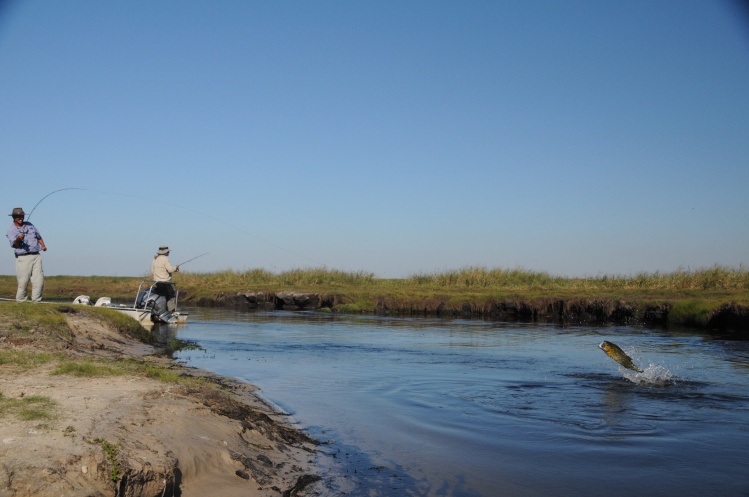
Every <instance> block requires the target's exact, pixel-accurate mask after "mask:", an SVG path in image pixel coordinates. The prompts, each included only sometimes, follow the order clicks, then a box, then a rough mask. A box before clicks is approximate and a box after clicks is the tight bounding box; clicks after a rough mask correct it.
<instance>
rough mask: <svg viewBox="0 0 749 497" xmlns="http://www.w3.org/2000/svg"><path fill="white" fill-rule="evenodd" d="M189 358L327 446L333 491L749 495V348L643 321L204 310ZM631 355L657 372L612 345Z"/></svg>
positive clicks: (188, 330)
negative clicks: (232, 380) (627, 361)
mask: <svg viewBox="0 0 749 497" xmlns="http://www.w3.org/2000/svg"><path fill="white" fill-rule="evenodd" d="M190 318H191V323H190V324H189V325H187V326H185V327H180V328H179V329H178V331H177V336H178V337H179V338H182V339H188V340H194V341H196V342H197V343H198V344H199V345H200V346H201V347H202V348H203V349H204V350H200V351H186V352H182V353H180V354H179V355H178V357H179V358H180V359H181V360H184V361H186V362H188V363H189V364H191V365H194V366H196V367H201V368H206V369H210V370H213V371H216V372H218V373H220V374H223V375H227V376H232V377H239V378H243V379H246V380H248V381H250V382H252V383H254V384H256V385H258V386H260V387H261V389H262V394H263V395H264V396H265V397H266V398H267V399H268V400H270V401H271V402H273V403H275V404H276V405H278V406H279V407H280V408H282V409H283V410H285V411H287V412H289V413H290V414H291V415H292V416H293V419H294V420H295V421H296V422H297V423H298V424H299V425H301V426H302V427H304V428H305V429H307V430H308V432H309V433H310V434H311V435H312V436H314V437H315V438H317V439H318V440H322V441H325V442H326V444H325V445H322V446H321V457H320V459H321V463H322V464H323V465H324V466H325V468H326V469H325V475H324V476H325V485H326V489H325V492H326V495H354V496H365V495H366V496H391V495H418V496H486V497H490V496H491V497H494V496H498V495H512V496H538V495H607V496H610V497H611V496H628V497H629V496H631V495H635V494H640V495H643V494H644V495H651V496H652V495H663V496H667V495H668V496H671V495H681V496H688V495H695V496H696V495H700V496H702V495H722V496H732V495H735V496H746V495H749V472H747V471H746V467H745V464H746V461H749V343H747V342H732V341H725V340H720V339H714V338H708V337H705V336H700V335H698V334H694V333H691V334H690V333H685V334H678V333H668V332H665V331H663V330H651V329H645V328H637V327H605V328H595V327H579V328H575V327H573V328H560V327H556V326H553V325H523V324H515V323H513V324H507V323H492V322H484V321H444V320H431V319H393V318H377V317H342V316H332V315H326V314H315V313H237V312H231V311H215V310H203V309H191V310H190ZM602 340H610V341H613V342H615V343H617V344H618V345H619V346H621V347H622V349H624V351H625V352H627V353H628V354H629V355H630V356H632V358H633V360H634V361H635V363H637V364H638V365H640V367H641V368H642V369H644V370H645V371H644V373H635V372H634V371H630V370H625V369H624V368H622V367H621V366H619V365H618V364H617V363H615V362H614V361H612V360H611V359H610V358H608V357H607V356H606V355H605V354H604V353H603V352H602V351H601V350H599V349H598V346H597V345H598V343H600V342H601V341H602Z"/></svg>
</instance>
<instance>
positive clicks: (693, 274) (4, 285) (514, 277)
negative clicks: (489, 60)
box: [0, 266, 749, 299]
mask: <svg viewBox="0 0 749 497" xmlns="http://www.w3.org/2000/svg"><path fill="white" fill-rule="evenodd" d="M141 279H142V278H141V277H127V276H47V278H46V283H45V297H47V298H55V299H59V298H66V297H71V298H75V297H76V296H78V295H89V296H91V297H92V298H96V297H98V296H102V295H106V296H110V297H120V298H133V297H134V295H133V294H134V292H135V290H136V289H137V285H138V283H139V282H140V280H141ZM174 279H175V282H177V284H178V285H179V286H180V288H181V289H182V290H184V291H187V292H189V293H190V294H191V295H197V296H201V297H205V296H210V295H213V294H216V293H222V292H223V293H225V292H234V291H250V290H267V291H271V290H272V291H283V290H295V291H315V292H322V293H336V292H339V293H347V292H352V293H359V292H364V291H366V292H371V293H373V294H374V293H381V294H383V295H387V294H388V292H396V293H410V292H417V294H420V295H428V294H429V293H430V292H438V293H444V292H450V293H454V294H456V295H460V294H465V295H466V296H468V297H470V296H473V295H476V294H482V295H487V296H492V295H498V294H500V295H501V294H506V293H508V292H511V293H513V294H516V295H530V294H532V295H537V294H567V295H568V294H571V293H575V294H578V295H580V296H590V295H598V294H607V295H608V294H611V293H615V292H621V293H623V294H631V293H653V292H656V293H661V294H676V295H678V294H682V293H684V292H705V293H731V294H735V295H738V296H742V295H743V297H744V298H746V297H748V296H749V269H747V268H745V267H743V266H740V267H738V268H731V267H725V266H714V267H711V268H703V269H696V270H691V269H679V270H677V271H673V272H667V273H662V272H657V271H656V272H653V273H647V272H643V273H638V274H635V275H601V276H588V277H567V276H553V275H551V274H549V273H546V272H537V271H527V270H523V269H502V268H491V269H490V268H484V267H465V268H461V269H456V270H447V271H436V272H433V273H416V274H412V275H410V276H408V277H405V278H377V277H375V275H374V273H369V272H365V271H340V270H335V269H328V268H325V267H322V268H301V269H292V270H289V271H283V272H280V273H273V272H270V271H267V270H265V269H250V270H244V271H236V270H225V271H218V272H212V273H197V272H196V273H193V272H189V271H187V272H179V273H175V276H174ZM15 287H16V280H15V276H11V275H5V276H0V294H3V295H7V297H6V298H12V296H13V295H15Z"/></svg>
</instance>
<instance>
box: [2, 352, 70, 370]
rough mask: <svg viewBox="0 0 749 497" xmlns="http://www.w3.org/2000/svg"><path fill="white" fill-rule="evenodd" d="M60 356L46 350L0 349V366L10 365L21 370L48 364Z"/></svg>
mask: <svg viewBox="0 0 749 497" xmlns="http://www.w3.org/2000/svg"><path fill="white" fill-rule="evenodd" d="M61 357H62V356H60V355H58V354H52V353H48V352H30V351H26V350H0V366H3V365H10V366H14V367H16V368H18V369H21V370H26V369H34V368H37V367H39V366H42V365H44V364H49V363H51V362H53V361H56V360H58V359H60V358H61Z"/></svg>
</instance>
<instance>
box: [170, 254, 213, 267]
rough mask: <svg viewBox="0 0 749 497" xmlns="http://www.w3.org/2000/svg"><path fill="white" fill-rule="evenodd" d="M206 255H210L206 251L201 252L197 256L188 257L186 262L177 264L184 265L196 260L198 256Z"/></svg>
mask: <svg viewBox="0 0 749 497" xmlns="http://www.w3.org/2000/svg"><path fill="white" fill-rule="evenodd" d="M204 255H208V252H206V253H205V254H200V255H196V256H195V257H193V258H192V259H187V260H186V261H185V262H180V263H179V264H177V265H178V266H184V265H185V264H187V263H188V262H190V261H194V260H195V259H197V258H198V257H203V256H204Z"/></svg>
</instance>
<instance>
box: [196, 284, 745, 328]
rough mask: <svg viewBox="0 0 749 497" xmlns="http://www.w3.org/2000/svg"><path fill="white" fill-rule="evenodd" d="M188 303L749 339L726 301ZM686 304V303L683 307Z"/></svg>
mask: <svg viewBox="0 0 749 497" xmlns="http://www.w3.org/2000/svg"><path fill="white" fill-rule="evenodd" d="M184 301H185V302H186V303H188V304H190V305H198V306H204V307H233V308H238V309H243V310H327V311H330V312H366V313H372V314H378V315H393V316H436V317H460V318H468V319H471V318H478V319H496V320H501V321H538V322H559V323H572V324H588V325H600V324H607V323H613V324H644V325H649V326H663V327H667V326H688V327H692V328H697V329H701V330H704V331H715V332H719V333H731V334H733V335H735V336H736V337H741V338H749V307H748V306H744V305H736V304H723V305H719V306H717V307H715V308H713V309H709V310H704V309H699V310H698V311H693V310H691V309H687V310H686V312H684V311H682V310H681V308H682V307H684V306H683V302H682V301H663V300H660V299H652V300H647V299H646V300H632V301H627V300H622V299H607V298H592V299H586V298H575V297H563V298H562V297H560V298H551V297H543V298H521V297H518V298H511V299H481V300H470V301H468V300H467V301H463V302H458V303H456V302H454V301H453V299H449V298H447V297H440V296H435V297H431V298H413V297H411V298H403V297H401V298H398V297H388V296H381V297H374V298H371V299H369V301H368V302H366V303H365V304H364V305H359V304H357V305H352V304H351V302H350V299H348V298H346V297H345V296H341V295H332V294H315V293H301V292H277V293H276V292H237V293H231V294H229V293H226V294H219V295H216V296H215V297H213V298H201V299H196V300H194V301H193V300H191V299H190V296H189V294H188V295H185V298H184ZM680 306H681V307H680Z"/></svg>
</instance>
